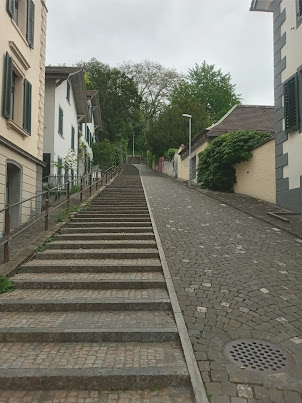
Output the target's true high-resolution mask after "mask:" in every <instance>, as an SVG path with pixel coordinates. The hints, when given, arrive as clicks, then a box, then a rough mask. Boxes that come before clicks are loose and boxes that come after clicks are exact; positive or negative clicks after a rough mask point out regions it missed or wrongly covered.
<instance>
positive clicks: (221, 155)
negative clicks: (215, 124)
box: [198, 131, 271, 191]
mask: <svg viewBox="0 0 302 403" xmlns="http://www.w3.org/2000/svg"><path fill="white" fill-rule="evenodd" d="M270 137H271V133H262V132H255V131H251V132H248V131H238V132H230V133H227V134H224V135H222V136H220V137H217V138H216V139H215V140H213V141H212V143H211V144H210V145H208V147H207V148H206V149H205V150H204V151H202V152H201V153H200V154H199V163H198V182H201V183H202V185H201V186H202V187H204V188H208V189H213V190H222V191H233V186H234V184H235V183H236V170H235V168H233V165H234V164H238V163H239V162H243V161H248V160H249V159H250V158H251V156H252V153H251V151H252V149H253V147H255V146H256V145H258V144H260V143H261V142H262V141H264V140H267V139H269V138H270Z"/></svg>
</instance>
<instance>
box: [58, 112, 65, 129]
mask: <svg viewBox="0 0 302 403" xmlns="http://www.w3.org/2000/svg"><path fill="white" fill-rule="evenodd" d="M63 116H64V114H63V109H62V108H61V107H60V106H59V130H58V131H59V133H60V134H62V135H63Z"/></svg>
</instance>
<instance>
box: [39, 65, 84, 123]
mask: <svg viewBox="0 0 302 403" xmlns="http://www.w3.org/2000/svg"><path fill="white" fill-rule="evenodd" d="M68 78H69V81H70V83H71V86H72V91H73V95H74V100H75V106H76V111H77V117H78V123H84V122H89V111H88V105H87V98H86V88H85V81H84V72H83V69H82V68H80V67H65V66H62V67H61V66H49V67H46V69H45V79H46V80H59V81H58V83H57V86H58V85H60V84H61V83H62V82H63V81H65V80H67V79H68Z"/></svg>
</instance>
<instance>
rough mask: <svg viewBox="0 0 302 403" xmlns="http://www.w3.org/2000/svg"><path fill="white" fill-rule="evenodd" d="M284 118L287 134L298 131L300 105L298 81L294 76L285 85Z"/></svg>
mask: <svg viewBox="0 0 302 403" xmlns="http://www.w3.org/2000/svg"><path fill="white" fill-rule="evenodd" d="M284 114H285V116H284V118H285V130H286V132H287V133H290V132H293V131H295V130H298V126H299V105H298V79H297V75H294V76H293V77H292V78H290V79H289V80H288V81H286V82H285V83H284Z"/></svg>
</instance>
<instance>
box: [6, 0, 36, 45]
mask: <svg viewBox="0 0 302 403" xmlns="http://www.w3.org/2000/svg"><path fill="white" fill-rule="evenodd" d="M7 12H8V14H9V15H10V16H11V18H12V19H13V20H14V21H15V23H16V24H17V26H18V28H19V29H20V31H21V32H22V34H23V35H24V36H26V40H27V43H28V44H29V46H30V47H31V48H33V47H34V31H35V3H34V2H33V0H7Z"/></svg>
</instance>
